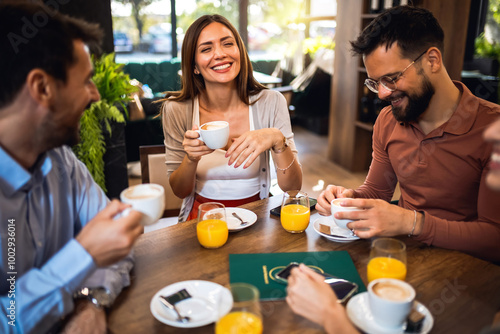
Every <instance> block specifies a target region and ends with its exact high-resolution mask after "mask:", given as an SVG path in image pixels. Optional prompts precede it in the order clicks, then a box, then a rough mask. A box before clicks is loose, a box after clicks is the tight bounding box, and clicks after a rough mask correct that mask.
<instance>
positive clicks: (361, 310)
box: [346, 292, 434, 334]
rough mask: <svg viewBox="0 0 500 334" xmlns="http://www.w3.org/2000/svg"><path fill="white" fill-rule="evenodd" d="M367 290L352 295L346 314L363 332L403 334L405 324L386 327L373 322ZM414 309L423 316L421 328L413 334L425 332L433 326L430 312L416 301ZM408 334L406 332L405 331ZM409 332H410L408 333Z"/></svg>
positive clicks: (425, 333)
mask: <svg viewBox="0 0 500 334" xmlns="http://www.w3.org/2000/svg"><path fill="white" fill-rule="evenodd" d="M368 303H369V302H368V292H362V293H359V294H357V295H355V296H354V297H352V298H351V299H350V300H349V302H348V303H347V307H346V310H347V316H348V317H349V319H351V321H352V322H353V323H354V325H355V326H356V327H358V328H359V329H361V330H362V331H363V332H366V333H370V334H403V333H405V328H406V324H404V325H403V326H401V327H400V328H387V327H383V326H381V325H379V324H378V323H377V322H375V319H374V318H373V315H372V312H371V310H370V305H369V304H368ZM415 304H416V310H417V311H418V312H420V313H422V314H423V315H424V316H425V319H424V323H423V324H422V329H421V330H420V332H418V333H413V334H427V333H429V332H430V331H431V329H432V326H434V318H433V317H432V314H431V312H430V311H429V310H428V309H427V307H425V306H424V305H423V304H421V303H419V302H418V301H416V302H415ZM405 334H408V333H405ZM410 334H411V333H410Z"/></svg>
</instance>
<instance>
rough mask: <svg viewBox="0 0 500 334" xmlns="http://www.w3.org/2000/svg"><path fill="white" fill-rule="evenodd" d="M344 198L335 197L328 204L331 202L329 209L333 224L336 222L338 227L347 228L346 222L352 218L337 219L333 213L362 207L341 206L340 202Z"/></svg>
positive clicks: (356, 209) (357, 209)
mask: <svg viewBox="0 0 500 334" xmlns="http://www.w3.org/2000/svg"><path fill="white" fill-rule="evenodd" d="M344 200H345V198H336V199H334V200H333V201H332V202H331V203H330V204H331V210H332V217H333V221H334V222H335V224H337V226H338V227H340V228H344V229H348V227H347V224H348V223H350V222H352V221H353V220H352V219H338V218H335V213H336V212H345V211H362V210H363V209H360V208H357V207H354V206H341V205H340V203H341V202H342V201H344Z"/></svg>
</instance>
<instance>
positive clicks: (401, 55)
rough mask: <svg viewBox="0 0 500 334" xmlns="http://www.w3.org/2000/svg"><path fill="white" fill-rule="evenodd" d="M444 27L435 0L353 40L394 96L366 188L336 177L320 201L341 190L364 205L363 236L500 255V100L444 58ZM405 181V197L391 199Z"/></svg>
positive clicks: (383, 19)
mask: <svg viewBox="0 0 500 334" xmlns="http://www.w3.org/2000/svg"><path fill="white" fill-rule="evenodd" d="M443 40H444V33H443V30H442V29H441V27H440V26H439V23H438V22H437V20H436V19H435V18H434V16H433V15H432V13H430V12H429V11H428V10H426V9H422V8H416V7H410V6H401V7H395V8H392V9H390V10H388V11H386V12H384V13H383V14H381V15H379V16H378V17H377V18H376V19H375V20H373V21H372V22H371V24H370V25H368V26H367V27H366V29H365V30H364V31H363V32H362V33H361V34H360V36H359V37H358V38H357V40H355V41H352V42H351V45H352V49H353V52H354V53H355V54H359V55H362V56H363V61H364V64H365V67H366V72H367V77H368V79H366V81H365V84H366V86H367V87H368V88H369V89H370V90H371V91H373V92H374V93H376V94H378V97H379V98H380V99H382V100H385V101H388V102H390V105H389V106H387V107H386V108H384V109H383V110H382V111H381V113H380V115H379V116H378V119H377V121H376V123H375V125H374V130H373V159H372V163H371V166H370V170H369V172H368V175H367V177H366V180H365V182H364V184H363V185H362V186H360V187H359V188H358V189H355V190H354V189H346V188H344V187H341V186H334V185H329V186H328V187H327V188H326V190H325V191H324V192H323V193H322V194H321V195H320V197H319V198H318V204H317V206H316V208H317V209H318V211H319V212H320V213H321V214H323V215H329V214H330V202H331V201H332V200H333V199H334V198H337V197H339V198H346V200H345V201H343V205H344V206H356V207H360V208H363V209H364V210H363V211H355V212H343V213H337V214H336V216H337V217H338V218H346V219H352V220H353V222H351V223H349V224H348V227H349V228H350V229H351V230H352V231H353V233H355V235H357V236H359V237H360V238H372V237H376V236H397V235H408V236H410V237H413V238H415V239H416V240H419V241H421V242H424V243H426V244H428V245H434V246H438V247H443V248H448V249H456V250H460V251H463V252H466V253H469V254H471V255H474V256H477V257H480V258H483V259H486V260H489V261H495V262H499V261H500V247H499V245H500V194H499V193H495V192H494V191H492V190H491V189H489V188H488V187H487V186H486V181H485V179H486V174H487V172H488V171H489V169H490V165H491V164H492V163H491V159H490V156H491V152H492V146H491V144H485V143H484V141H483V139H482V133H483V132H484V129H485V128H486V127H487V126H488V125H489V124H491V123H493V122H494V121H495V120H496V119H497V118H498V116H499V115H500V106H498V105H496V104H493V103H490V102H487V101H485V100H482V99H480V98H478V97H476V96H474V95H473V94H472V93H471V92H470V90H469V89H468V88H467V87H466V86H465V85H464V84H462V83H460V82H458V81H452V80H451V79H450V77H449V75H448V73H447V71H446V68H445V66H444V64H443V56H442V53H443V50H444V46H443V44H444V43H443ZM398 182H399V185H400V189H401V197H400V199H399V203H398V205H392V204H390V203H389V201H390V200H391V198H392V196H393V193H394V189H395V187H396V184H397V183H398Z"/></svg>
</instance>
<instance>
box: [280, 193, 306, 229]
mask: <svg viewBox="0 0 500 334" xmlns="http://www.w3.org/2000/svg"><path fill="white" fill-rule="evenodd" d="M310 214H311V213H310V210H309V196H307V194H306V193H305V192H302V191H299V190H290V191H287V192H285V193H284V194H283V201H282V202H281V216H280V217H281V226H283V228H284V229H285V230H286V231H288V232H290V233H302V232H304V230H305V229H306V228H307V226H308V225H309V217H310Z"/></svg>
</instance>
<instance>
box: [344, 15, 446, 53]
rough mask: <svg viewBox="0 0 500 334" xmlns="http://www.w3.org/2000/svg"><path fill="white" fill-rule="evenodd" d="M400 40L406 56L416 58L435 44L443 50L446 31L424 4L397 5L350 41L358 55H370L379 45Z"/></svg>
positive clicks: (400, 45)
mask: <svg viewBox="0 0 500 334" xmlns="http://www.w3.org/2000/svg"><path fill="white" fill-rule="evenodd" d="M394 43H397V44H398V46H399V47H400V48H401V50H402V53H403V54H402V55H403V57H405V58H409V59H413V58H415V57H417V56H418V55H419V54H420V53H422V52H424V51H425V50H427V49H428V48H430V47H432V46H434V47H437V48H438V49H439V51H441V53H444V32H443V29H442V28H441V26H440V25H439V23H438V21H437V20H436V18H435V17H434V16H433V15H432V13H431V12H430V11H428V10H427V9H424V8H418V7H412V6H397V7H393V8H390V9H388V10H387V11H385V12H383V13H382V14H380V15H379V16H377V17H376V18H375V19H374V20H373V21H372V22H371V23H370V24H369V25H368V26H367V27H366V28H365V29H364V30H363V32H362V33H361V34H360V35H359V36H358V38H357V39H356V40H355V41H351V46H352V52H353V53H354V54H355V55H365V56H366V55H368V54H370V53H371V52H372V51H374V50H375V49H376V48H377V47H379V46H385V47H386V50H387V49H389V48H390V47H391V46H392V45H393V44H394Z"/></svg>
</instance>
